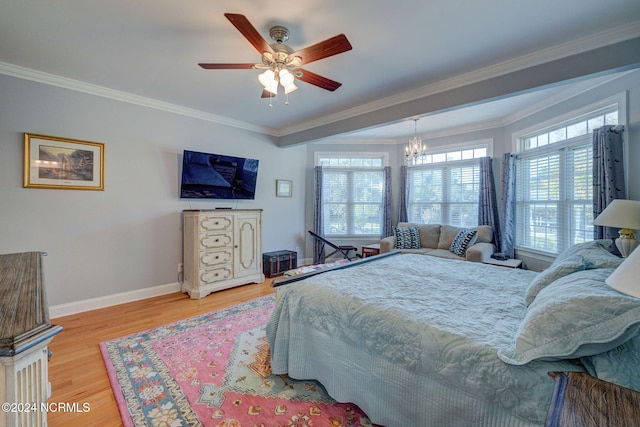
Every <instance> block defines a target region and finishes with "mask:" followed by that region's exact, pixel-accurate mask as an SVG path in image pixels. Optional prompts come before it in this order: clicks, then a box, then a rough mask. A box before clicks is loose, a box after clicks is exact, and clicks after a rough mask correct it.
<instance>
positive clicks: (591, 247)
mask: <svg viewBox="0 0 640 427" xmlns="http://www.w3.org/2000/svg"><path fill="white" fill-rule="evenodd" d="M609 246H611V240H607V239H601V240H592V241H589V242H585V243H578V244H577V245H573V246H571V247H570V248H567V249H565V250H564V251H562V252H561V253H560V255H558V256H557V257H556V259H555V261H554V262H553V263H554V264H555V263H556V262H562V261H564V260H565V259H568V258H573V257H575V256H582V257H583V258H584V261H585V263H586V265H587V269H590V268H617V267H618V266H619V265H620V264H622V261H624V259H623V258H620V257H618V256H615V255H614V254H612V253H611V252H609V251H608V250H607V248H608V247H609ZM552 265H553V264H552Z"/></svg>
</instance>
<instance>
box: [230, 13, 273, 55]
mask: <svg viewBox="0 0 640 427" xmlns="http://www.w3.org/2000/svg"><path fill="white" fill-rule="evenodd" d="M224 16H226V17H227V19H228V20H229V22H231V23H232V24H233V26H234V27H236V28H237V29H238V31H240V33H242V35H243V36H244V37H245V38H246V39H247V40H248V41H249V43H251V46H253V47H254V48H255V49H256V50H257V51H258V52H260V54H262V53H263V52H273V49H271V46H269V43H267V41H266V40H265V39H264V38H263V37H262V36H261V35H260V33H259V32H258V30H256V29H255V27H254V26H253V25H251V22H249V20H248V19H247V18H246V17H245V16H244V15H239V14H237V13H225V14H224Z"/></svg>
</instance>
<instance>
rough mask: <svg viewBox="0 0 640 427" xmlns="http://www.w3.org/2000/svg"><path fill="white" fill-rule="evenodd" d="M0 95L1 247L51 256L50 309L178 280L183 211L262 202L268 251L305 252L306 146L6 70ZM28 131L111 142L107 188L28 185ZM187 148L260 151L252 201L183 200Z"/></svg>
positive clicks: (235, 152)
mask: <svg viewBox="0 0 640 427" xmlns="http://www.w3.org/2000/svg"><path fill="white" fill-rule="evenodd" d="M0 100H1V101H0V219H1V220H0V253H13V252H23V251H46V252H48V256H47V257H46V258H45V272H46V284H47V289H48V297H49V303H50V304H51V305H58V304H63V303H69V302H74V301H82V300H85V299H90V298H98V297H103V296H107V295H113V294H117V293H122V292H127V291H134V290H138V289H144V288H149V287H153V286H159V285H166V284H171V283H175V282H177V280H178V277H177V276H178V275H177V265H178V263H179V262H181V261H182V224H181V212H182V210H184V209H210V208H214V207H221V206H227V207H234V208H261V209H263V210H264V212H263V252H266V251H273V250H280V249H290V250H298V251H299V252H301V250H302V246H303V244H304V243H303V240H301V239H303V238H304V232H305V230H304V210H305V206H304V204H305V198H304V193H303V191H304V185H303V183H304V181H305V173H306V159H307V158H306V147H304V146H299V147H290V148H286V149H282V148H277V147H276V146H275V145H274V144H273V143H272V141H271V140H270V139H269V138H268V137H266V136H263V135H259V134H256V133H253V132H249V131H243V130H240V129H237V128H233V127H228V126H223V125H219V124H216V123H213V122H210V121H205V120H200V119H195V118H191V117H186V116H182V115H177V114H173V113H169V112H164V111H160V110H156V109H152V108H147V107H142V106H138V105H133V104H129V103H125V102H120V101H115V100H111V99H107V98H102V97H97V96H93V95H89V94H86V93H82V92H77V91H72V90H67V89H62V88H59V87H54V86H50V85H45V84H41V83H36V82H33V81H28V80H23V79H20V78H16V77H9V76H5V75H0ZM24 132H28V133H37V134H43V135H50V136H58V137H66V138H73V139H80V140H88V141H95V142H102V143H104V144H105V190H104V191H76V190H51V189H33V188H23V186H22V179H23V166H22V164H23V163H22V162H23V133H24ZM184 149H192V150H196V151H204V152H213V153H220V154H230V155H237V156H246V157H251V158H256V159H259V160H260V164H259V173H258V185H257V196H256V199H255V200H254V201H238V202H235V201H234V202H214V201H207V202H197V201H196V202H194V201H191V202H189V201H186V200H180V199H179V197H178V191H179V183H180V175H179V172H180V170H181V159H182V151H183V150H184ZM276 179H290V180H293V182H294V187H293V189H294V191H293V197H292V198H277V197H275V180H276Z"/></svg>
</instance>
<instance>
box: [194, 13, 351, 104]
mask: <svg viewBox="0 0 640 427" xmlns="http://www.w3.org/2000/svg"><path fill="white" fill-rule="evenodd" d="M224 16H226V17H227V19H228V20H229V21H230V22H231V23H232V24H233V25H234V26H235V27H236V28H237V29H238V31H240V33H242V35H243V36H244V37H245V38H246V39H247V40H248V41H249V43H251V45H252V46H253V47H254V48H255V49H256V50H257V51H258V52H260V54H261V55H262V63H261V64H255V63H254V64H207V63H200V64H198V65H200V66H201V67H202V68H205V69H207V70H224V69H261V70H266V71H265V72H264V73H262V74H260V76H258V80H259V81H260V83H261V84H262V86H263V87H264V89H263V91H262V97H263V98H266V97H273V96H275V95H276V94H277V93H278V84H280V85H281V86H282V87H283V88H284V92H285V94H287V95H288V94H289V93H291V92H293V91H294V90H296V89H297V87H296V86H295V84H294V79H298V80H300V81H303V82H305V83H309V84H312V85H314V86H318V87H320V88H322V89H326V90H329V91H332V92H333V91H334V90H336V89H338V88H339V87H340V86H342V83H338V82H336V81H334V80H331V79H328V78H326V77H323V76H321V75H318V74H316V73H312V72H311V71H308V70H305V69H302V68H300V66H301V65H305V64H309V63H311V62H313V61H318V60H320V59H324V58H328V57H330V56H333V55H337V54H339V53H342V52H346V51H348V50H351V49H352V47H351V43H349V40H347V37H346V36H345V35H344V34H340V35H337V36H335V37H331V38H330V39H327V40H325V41H322V42H320V43H316V44H314V45H311V46H309V47H306V48H304V49H300V50H297V51H294V50H293V49H292V48H290V47H289V46H287V45H286V44H284V42H286V41H287V40H288V39H289V30H288V29H287V28H285V27H282V26H275V27H272V28H271V29H269V36H270V37H271V39H273V40H274V41H275V43H272V44H269V43H267V41H266V40H265V39H264V38H263V37H262V36H261V35H260V33H258V31H257V30H256V29H255V27H254V26H253V25H251V23H250V22H249V20H248V19H247V18H246V17H245V16H244V15H239V14H235V13H225V14H224Z"/></svg>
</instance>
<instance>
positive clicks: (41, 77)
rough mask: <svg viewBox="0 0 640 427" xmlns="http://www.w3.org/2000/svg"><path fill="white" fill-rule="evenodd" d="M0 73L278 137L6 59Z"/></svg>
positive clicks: (271, 131) (269, 131) (268, 130)
mask: <svg viewBox="0 0 640 427" xmlns="http://www.w3.org/2000/svg"><path fill="white" fill-rule="evenodd" d="M0 74H6V75H8V76H13V77H18V78H21V79H25V80H31V81H34V82H38V83H44V84H47V85H51V86H57V87H61V88H63V89H69V90H73V91H76V92H82V93H86V94H89V95H95V96H99V97H102V98H108V99H113V100H116V101H120V102H126V103H129V104H134V105H140V106H143V107H147V108H152V109H155V110H161V111H165V112H169V113H173V114H179V115H182V116H187V117H192V118H195V119H200V120H205V121H209V122H214V123H218V124H221V125H225V126H231V127H235V128H239V129H243V130H249V131H252V132H258V133H263V134H267V135H271V136H278V132H277V131H276V130H275V129H271V128H264V127H261V126H256V125H253V124H250V123H247V122H243V121H239V120H232V119H229V118H227V117H224V116H220V115H217V114H211V113H206V112H204V111H200V110H196V109H194V108H188V107H183V106H181V105H176V104H171V103H169V102H164V101H158V100H156V99H152V98H146V97H144V96H138V95H133V94H131V93H128V92H123V91H119V90H115V89H109V88H107V87H104V86H98V85H94V84H91V83H85V82H81V81H78V80H73V79H69V78H66V77H61V76H56V75H54V74H49V73H44V72H42V71H37V70H32V69H30V68H25V67H20V66H18V65H13V64H9V63H6V62H0Z"/></svg>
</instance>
